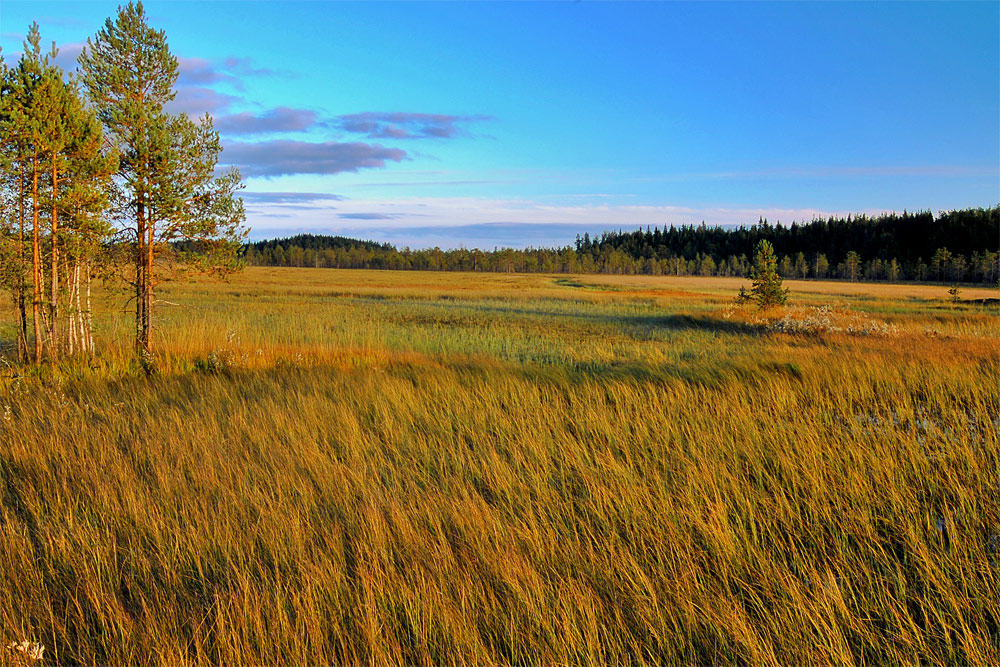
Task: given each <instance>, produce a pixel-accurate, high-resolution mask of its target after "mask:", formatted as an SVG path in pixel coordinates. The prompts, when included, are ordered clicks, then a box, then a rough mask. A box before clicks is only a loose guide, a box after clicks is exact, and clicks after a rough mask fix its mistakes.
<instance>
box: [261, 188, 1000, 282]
mask: <svg viewBox="0 0 1000 667" xmlns="http://www.w3.org/2000/svg"><path fill="white" fill-rule="evenodd" d="M761 241H767V242H768V243H769V244H770V245H771V247H773V248H774V251H775V260H776V263H777V272H778V274H779V275H780V276H781V277H783V278H819V279H830V278H839V279H844V280H885V281H900V280H917V281H937V282H947V283H953V282H980V283H987V284H995V283H996V282H997V280H998V279H1000V252H998V250H997V249H998V247H1000V207H994V208H990V209H983V208H970V209H964V210H959V211H951V212H948V213H942V214H941V215H939V216H937V217H935V216H934V215H932V214H931V213H929V212H921V213H902V214H895V213H893V214H886V215H882V216H877V217H867V216H849V217H846V218H835V217H833V218H826V219H817V220H813V221H812V222H808V223H798V222H793V223H792V224H791V225H789V226H784V225H781V224H780V223H778V224H774V225H772V224H770V223H769V222H768V221H766V220H763V219H761V220H759V221H758V222H757V224H754V225H751V226H742V227H739V228H736V229H733V228H724V227H719V226H715V227H709V226H707V225H705V224H704V223H702V224H701V225H685V226H681V227H674V226H670V227H663V228H662V229H660V228H656V229H652V228H647V229H645V230H639V231H635V232H605V233H604V234H601V235H600V236H597V237H594V238H591V237H590V235H589V234H584V235H583V236H581V237H577V240H576V243H575V244H574V245H573V246H565V247H562V248H527V249H524V250H515V249H512V248H497V249H494V250H492V251H483V250H478V249H472V250H469V249H464V248H460V249H456V250H441V249H440V248H430V249H419V250H412V249H409V248H402V249H400V248H396V247H395V246H393V245H390V244H387V243H375V242H372V241H358V240H354V239H349V238H345V237H341V236H321V235H299V236H294V237H291V238H288V239H273V240H268V241H259V242H256V243H251V244H248V245H247V246H246V247H245V248H244V250H243V252H244V257H245V259H246V261H247V263H249V264H251V265H261V266H310V267H313V266H314V267H327V268H366V269H404V270H406V269H409V270H433V271H489V272H519V273H520V272H524V273H534V272H539V273H618V274H649V275H676V276H689V275H700V276H740V277H745V276H748V275H749V273H750V270H751V267H752V257H753V253H754V249H755V248H756V247H758V246H759V244H760V242H761Z"/></svg>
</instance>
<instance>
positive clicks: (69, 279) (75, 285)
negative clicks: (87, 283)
mask: <svg viewBox="0 0 1000 667" xmlns="http://www.w3.org/2000/svg"><path fill="white" fill-rule="evenodd" d="M66 285H67V289H68V290H69V300H68V301H67V303H66V354H68V355H69V356H71V357H72V356H73V352H75V351H76V309H74V307H73V305H74V303H75V302H76V300H77V298H76V297H77V290H78V289H79V286H80V266H79V264H74V265H73V270H72V271H69V270H68V273H67V275H66Z"/></svg>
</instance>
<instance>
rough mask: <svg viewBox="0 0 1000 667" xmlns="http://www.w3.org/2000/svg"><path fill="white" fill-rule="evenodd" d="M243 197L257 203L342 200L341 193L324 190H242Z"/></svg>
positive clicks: (302, 202) (317, 202) (247, 200)
mask: <svg viewBox="0 0 1000 667" xmlns="http://www.w3.org/2000/svg"><path fill="white" fill-rule="evenodd" d="M240 196H241V197H243V199H244V200H245V201H246V202H248V203H250V202H252V203H257V204H275V205H281V204H308V203H314V204H315V205H322V204H323V203H324V202H331V201H343V199H344V197H342V196H341V195H333V194H328V193H325V192H243V193H241V194H240Z"/></svg>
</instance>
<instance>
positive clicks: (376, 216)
mask: <svg viewBox="0 0 1000 667" xmlns="http://www.w3.org/2000/svg"><path fill="white" fill-rule="evenodd" d="M337 217H338V218H343V219H344V220H395V219H396V218H397V217H399V216H396V215H388V214H386V213H338V214H337Z"/></svg>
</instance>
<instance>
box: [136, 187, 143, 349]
mask: <svg viewBox="0 0 1000 667" xmlns="http://www.w3.org/2000/svg"><path fill="white" fill-rule="evenodd" d="M138 199H139V201H138V203H137V207H136V221H135V225H136V257H135V350H136V352H141V351H142V350H143V341H144V338H143V329H144V323H145V321H146V301H145V296H146V285H145V277H146V270H145V257H146V253H145V244H146V207H145V202H144V201H143V192H141V191H140V192H139V193H138Z"/></svg>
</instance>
